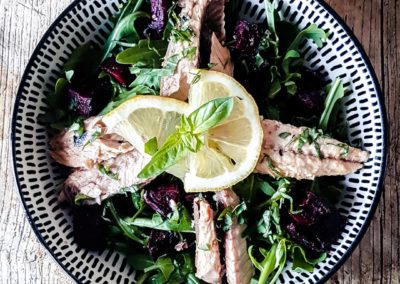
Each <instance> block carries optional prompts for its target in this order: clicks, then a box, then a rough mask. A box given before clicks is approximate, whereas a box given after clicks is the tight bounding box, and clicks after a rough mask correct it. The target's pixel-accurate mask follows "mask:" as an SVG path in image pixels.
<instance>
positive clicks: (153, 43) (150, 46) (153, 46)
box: [116, 40, 168, 68]
mask: <svg viewBox="0 0 400 284" xmlns="http://www.w3.org/2000/svg"><path fill="white" fill-rule="evenodd" d="M167 47H168V42H166V41H164V40H140V41H139V43H138V44H137V45H136V46H134V47H131V48H128V49H125V50H124V51H122V52H120V53H118V54H117V57H116V60H117V62H118V63H120V64H132V65H134V64H137V63H139V62H140V63H142V64H145V65H146V66H153V67H154V68H156V67H160V66H161V61H162V59H163V57H164V55H165V53H166V51H167Z"/></svg>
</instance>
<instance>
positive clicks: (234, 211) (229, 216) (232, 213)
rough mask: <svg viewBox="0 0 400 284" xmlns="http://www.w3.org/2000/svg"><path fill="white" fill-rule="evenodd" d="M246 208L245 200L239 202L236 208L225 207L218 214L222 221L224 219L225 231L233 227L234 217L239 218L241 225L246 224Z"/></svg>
mask: <svg viewBox="0 0 400 284" xmlns="http://www.w3.org/2000/svg"><path fill="white" fill-rule="evenodd" d="M246 210H247V205H246V203H245V202H244V201H243V202H241V203H240V204H238V205H237V206H235V207H234V208H232V207H231V206H228V207H226V208H224V210H223V211H222V212H221V214H220V215H219V216H218V220H219V221H221V220H223V221H224V225H223V227H222V228H223V230H224V232H227V231H229V230H230V228H231V227H232V224H233V219H234V218H237V222H238V224H240V225H241V224H244V222H245V219H244V217H243V214H242V213H243V212H244V211H246Z"/></svg>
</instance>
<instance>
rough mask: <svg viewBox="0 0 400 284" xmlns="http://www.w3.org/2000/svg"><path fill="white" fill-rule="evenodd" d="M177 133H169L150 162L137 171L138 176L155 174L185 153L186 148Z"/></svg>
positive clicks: (147, 176)
mask: <svg viewBox="0 0 400 284" xmlns="http://www.w3.org/2000/svg"><path fill="white" fill-rule="evenodd" d="M180 136H181V135H180V134H179V133H176V132H175V133H173V134H171V135H170V136H169V137H168V138H167V140H166V141H165V143H164V145H163V146H162V147H161V148H160V149H159V150H158V151H157V152H156V153H155V154H154V155H153V157H152V158H151V160H150V162H149V163H148V164H147V165H146V166H145V167H144V168H143V169H142V171H141V172H140V173H139V175H138V177H139V178H149V177H153V176H157V175H159V174H161V173H162V172H163V171H165V170H166V169H167V168H169V167H170V166H172V165H174V164H176V163H178V162H179V161H180V160H182V159H183V158H184V157H185V156H186V155H187V148H186V147H185V145H184V143H183V142H182V140H181V138H180Z"/></svg>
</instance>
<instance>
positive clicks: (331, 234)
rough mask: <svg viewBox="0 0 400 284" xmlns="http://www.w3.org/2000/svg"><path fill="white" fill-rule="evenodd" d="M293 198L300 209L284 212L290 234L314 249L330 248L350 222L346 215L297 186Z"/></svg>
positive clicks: (293, 238)
mask: <svg viewBox="0 0 400 284" xmlns="http://www.w3.org/2000/svg"><path fill="white" fill-rule="evenodd" d="M292 197H293V200H294V204H296V210H300V212H299V213H297V214H293V213H290V211H289V208H288V207H286V208H284V209H283V210H282V211H281V213H282V222H283V227H284V228H285V231H286V233H287V234H288V235H289V237H290V238H291V239H292V240H294V241H296V242H297V243H299V244H301V245H303V246H304V247H306V248H308V249H309V250H311V251H314V252H322V251H327V250H329V247H330V246H331V245H332V243H334V242H335V241H336V240H337V238H338V237H339V236H340V233H341V232H342V230H343V228H344V226H345V225H346V218H345V217H344V216H342V215H340V213H339V212H338V211H337V210H336V209H334V208H333V207H331V206H330V205H329V204H328V203H327V201H325V200H324V199H322V198H321V197H319V196H317V195H316V194H314V193H312V192H310V191H304V190H302V189H300V188H297V189H295V190H294V192H293V193H292Z"/></svg>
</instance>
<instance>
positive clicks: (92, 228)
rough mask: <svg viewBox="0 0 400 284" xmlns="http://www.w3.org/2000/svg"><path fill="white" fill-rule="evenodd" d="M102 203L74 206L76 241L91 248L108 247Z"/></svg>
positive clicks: (84, 246)
mask: <svg viewBox="0 0 400 284" xmlns="http://www.w3.org/2000/svg"><path fill="white" fill-rule="evenodd" d="M102 212H103V209H102V207H101V206H100V205H80V206H75V207H74V208H73V233H74V239H75V242H76V243H77V244H78V245H79V246H81V247H83V248H87V249H89V250H102V249H104V248H105V247H106V243H107V241H106V237H105V236H106V230H107V226H106V224H105V222H104V220H103V218H102V216H101V214H102Z"/></svg>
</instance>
